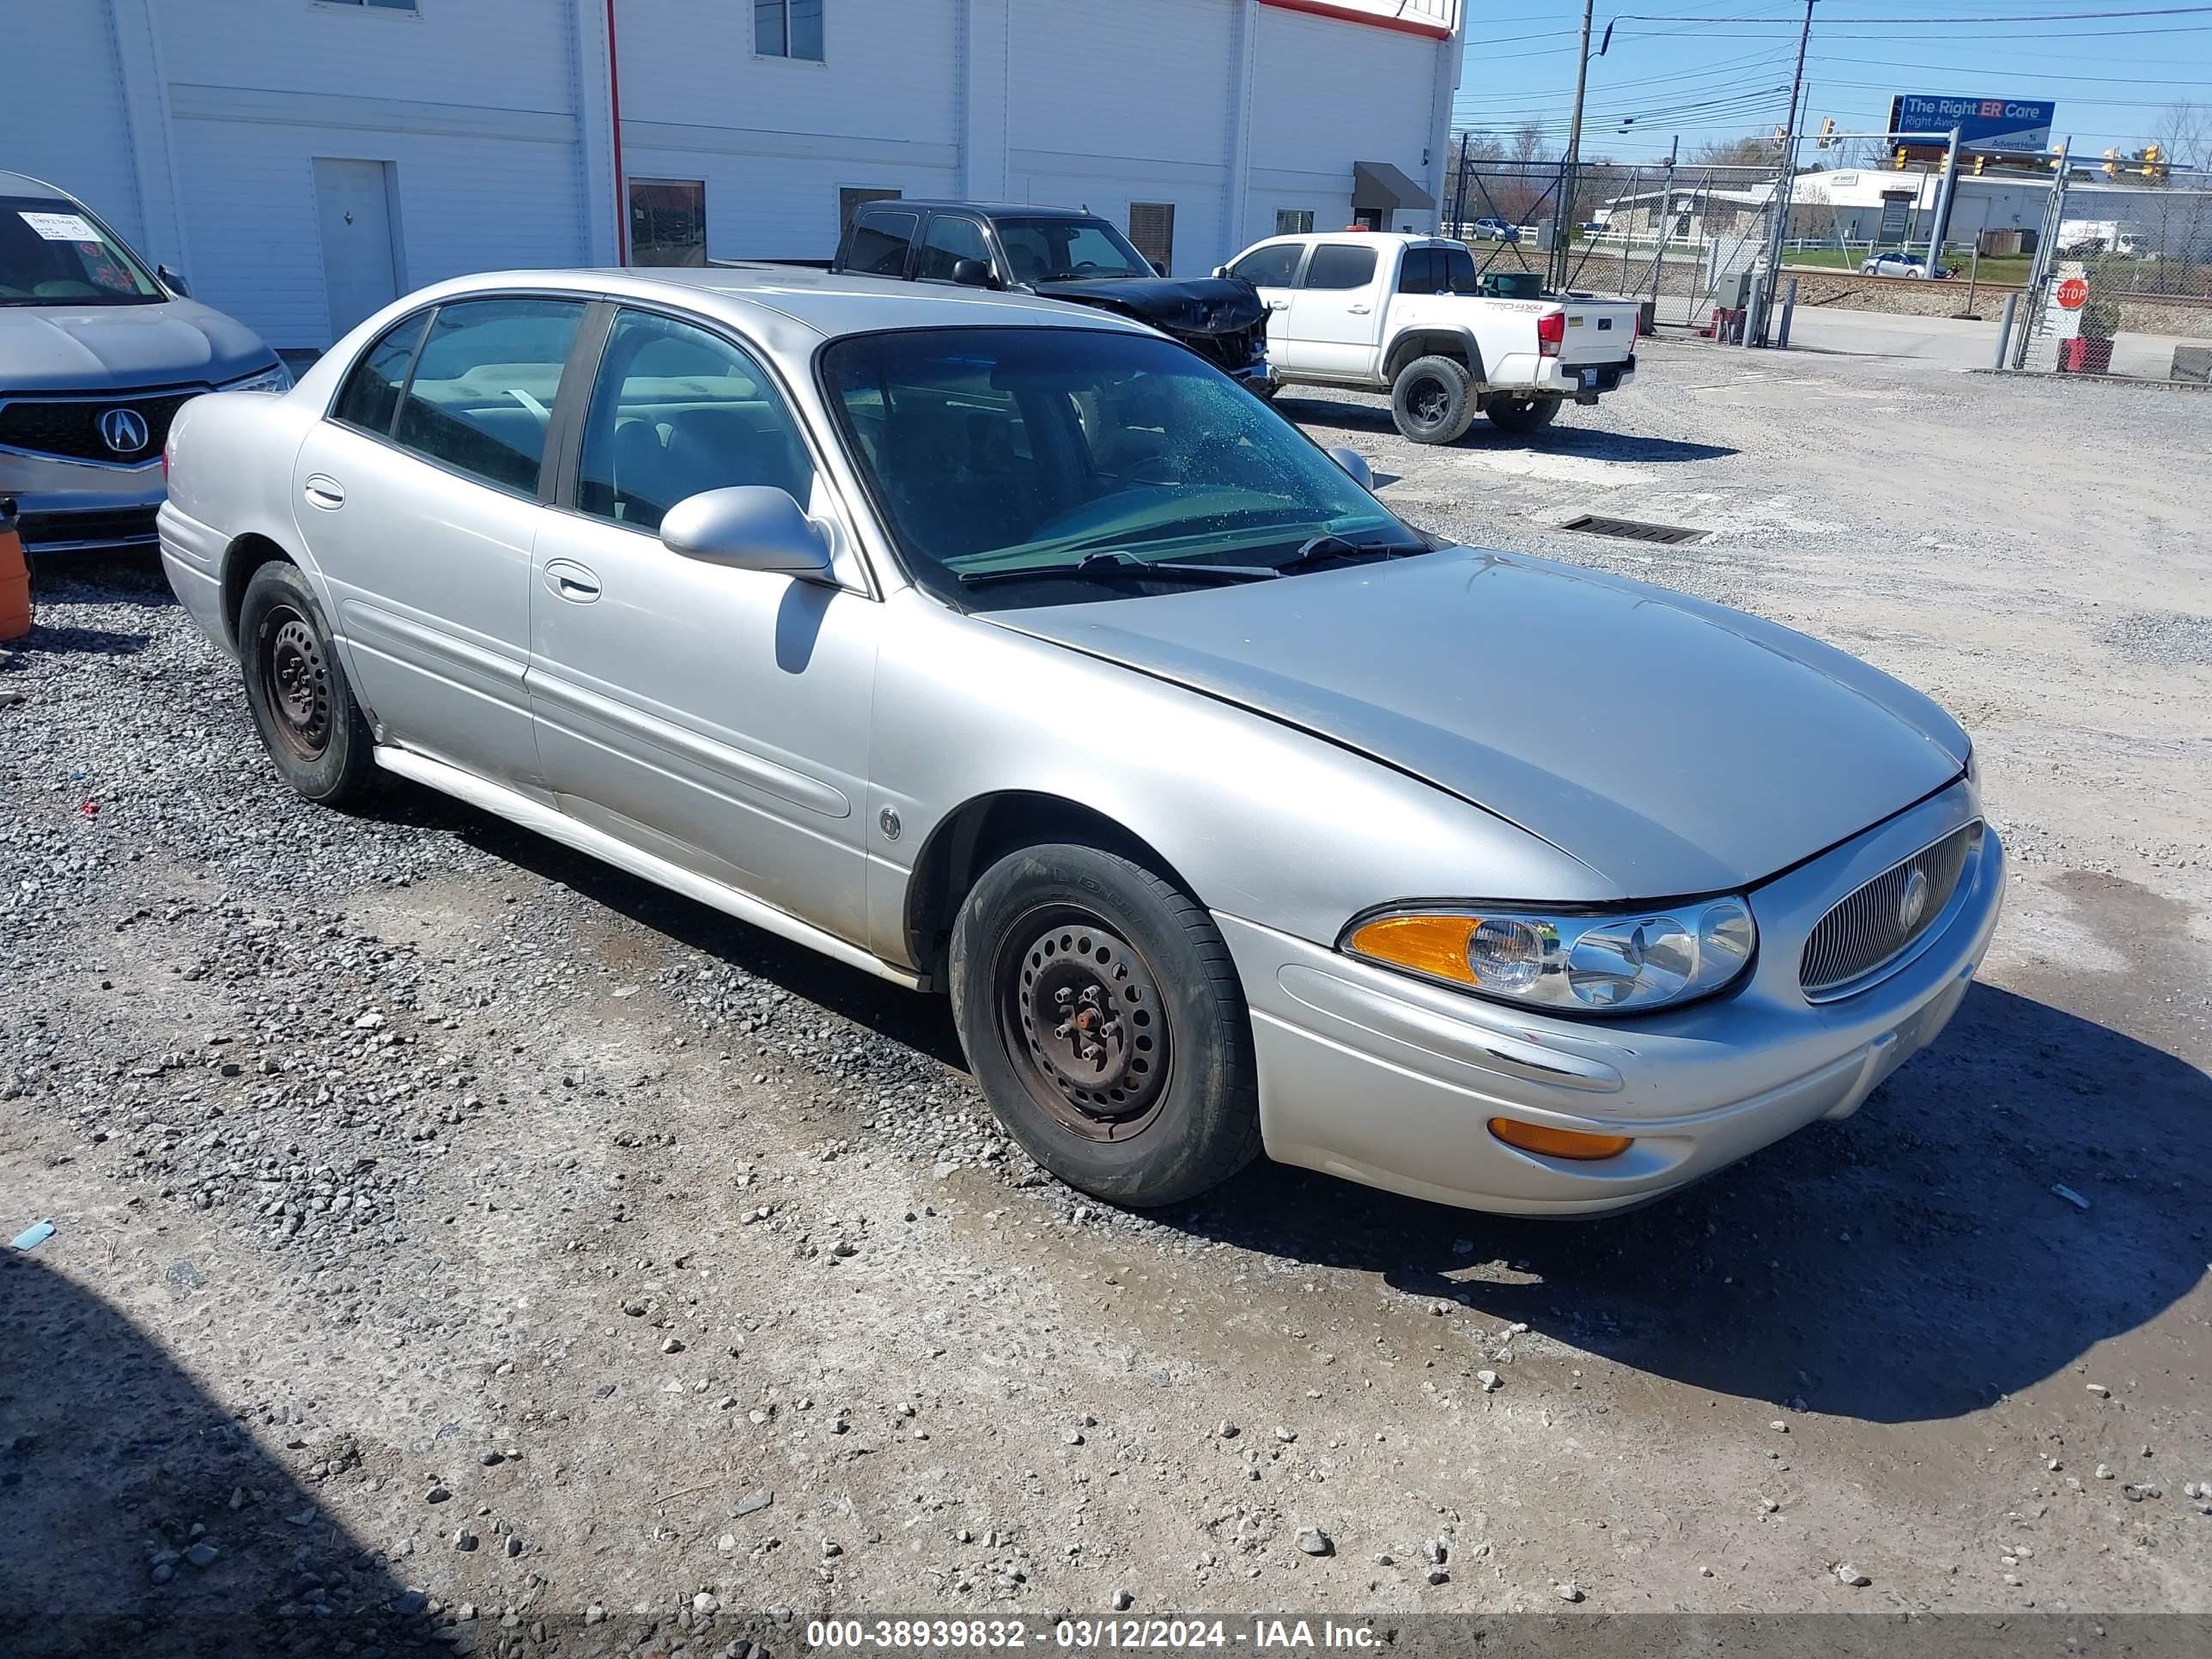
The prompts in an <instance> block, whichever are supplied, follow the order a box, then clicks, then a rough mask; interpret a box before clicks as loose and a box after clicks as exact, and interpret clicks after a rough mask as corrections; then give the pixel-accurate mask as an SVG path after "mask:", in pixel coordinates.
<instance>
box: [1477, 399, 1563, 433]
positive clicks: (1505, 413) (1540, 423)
mask: <svg viewBox="0 0 2212 1659" xmlns="http://www.w3.org/2000/svg"><path fill="white" fill-rule="evenodd" d="M1484 412H1485V413H1486V414H1487V415H1488V416H1490V423H1491V424H1492V426H1494V427H1496V428H1498V430H1499V431H1500V432H1514V433H1522V432H1541V431H1542V430H1543V429H1544V428H1546V427H1547V426H1549V425H1551V423H1552V422H1553V421H1555V420H1557V419H1559V399H1558V398H1492V399H1491V400H1490V403H1489V404H1488V406H1487V408H1486V410H1484Z"/></svg>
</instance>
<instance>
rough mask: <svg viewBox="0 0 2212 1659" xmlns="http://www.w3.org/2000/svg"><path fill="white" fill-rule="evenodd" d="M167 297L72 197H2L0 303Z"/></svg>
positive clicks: (142, 301)
mask: <svg viewBox="0 0 2212 1659" xmlns="http://www.w3.org/2000/svg"><path fill="white" fill-rule="evenodd" d="M168 297H169V296H168V295H166V294H164V293H163V292H162V291H161V284H160V283H156V282H155V280H154V278H153V277H152V276H150V275H149V274H148V272H147V270H146V267H145V266H143V265H142V264H139V263H138V258H137V255H136V254H134V253H132V252H131V250H130V249H129V248H126V247H125V246H123V244H122V242H121V241H119V240H118V239H117V238H115V237H113V236H111V235H110V234H108V233H107V232H106V231H105V230H103V229H102V228H100V224H99V222H97V221H96V220H94V218H93V217H92V216H91V215H89V214H88V213H87V212H86V211H85V210H83V209H82V208H81V207H79V206H77V204H76V203H74V202H72V201H70V200H68V199H67V198H65V197H56V196H0V305H10V306H130V305H149V304H152V303H155V302H156V301H161V300H166V299H167V298H168Z"/></svg>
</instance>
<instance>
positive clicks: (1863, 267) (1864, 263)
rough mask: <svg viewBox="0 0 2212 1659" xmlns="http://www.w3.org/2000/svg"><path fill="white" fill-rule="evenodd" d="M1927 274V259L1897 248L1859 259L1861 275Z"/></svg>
mask: <svg viewBox="0 0 2212 1659" xmlns="http://www.w3.org/2000/svg"><path fill="white" fill-rule="evenodd" d="M1927 274H1928V262H1927V260H1925V259H1923V258H1917V257H1916V256H1914V255H1912V254H1910V253H1900V252H1897V251H1896V250H1895V249H1892V250H1890V251H1889V252H1886V253H1877V254H1875V255H1874V256H1873V257H1872V258H1866V259H1862V260H1860V261H1859V275H1860V276H1926V275H1927Z"/></svg>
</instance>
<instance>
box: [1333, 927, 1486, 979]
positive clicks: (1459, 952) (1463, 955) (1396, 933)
mask: <svg viewBox="0 0 2212 1659" xmlns="http://www.w3.org/2000/svg"><path fill="white" fill-rule="evenodd" d="M1474 928H1475V922H1474V918H1473V917H1470V916H1377V917H1376V919H1375V920H1374V921H1370V922H1367V923H1365V924H1364V926H1362V927H1359V928H1358V929H1357V930H1355V931H1354V932H1353V933H1352V937H1351V938H1350V939H1346V941H1345V943H1346V945H1348V946H1349V947H1350V948H1351V949H1352V951H1353V952H1354V953H1355V954H1357V955H1359V956H1363V957H1367V958H1368V959H1369V960H1370V961H1374V962H1388V963H1394V964H1395V965H1396V966H1398V967H1400V968H1410V969H1413V971H1414V972H1415V973H1417V974H1429V975H1434V976H1435V977H1436V978H1437V979H1450V980H1457V981H1459V982H1460V983H1461V984H1462V985H1472V984H1474V969H1472V968H1470V967H1469V966H1468V960H1467V942H1468V937H1469V936H1470V935H1471V934H1472V933H1474Z"/></svg>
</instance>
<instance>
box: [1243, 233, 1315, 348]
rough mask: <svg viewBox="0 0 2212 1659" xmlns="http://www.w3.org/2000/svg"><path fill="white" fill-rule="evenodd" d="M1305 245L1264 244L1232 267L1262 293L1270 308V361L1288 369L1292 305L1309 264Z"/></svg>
mask: <svg viewBox="0 0 2212 1659" xmlns="http://www.w3.org/2000/svg"><path fill="white" fill-rule="evenodd" d="M1305 258H1306V245H1305V244H1304V242H1262V243H1261V244H1260V246H1257V247H1255V248H1253V249H1252V250H1250V251H1249V252H1247V253H1245V254H1243V256H1242V257H1241V258H1238V259H1237V263H1236V264H1233V265H1231V266H1230V267H1229V274H1230V275H1231V276H1241V277H1243V279H1244V280H1245V281H1246V282H1248V283H1251V284H1252V286H1253V287H1254V288H1256V289H1259V290H1260V298H1261V300H1262V301H1265V302H1266V304H1267V360H1268V361H1269V362H1272V363H1273V364H1275V365H1276V367H1278V368H1288V367H1289V364H1288V363H1287V362H1285V357H1284V354H1285V351H1286V349H1288V347H1289V344H1290V310H1291V301H1292V300H1293V299H1295V298H1296V297H1297V289H1298V270H1299V268H1300V267H1301V266H1302V265H1304V264H1305Z"/></svg>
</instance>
